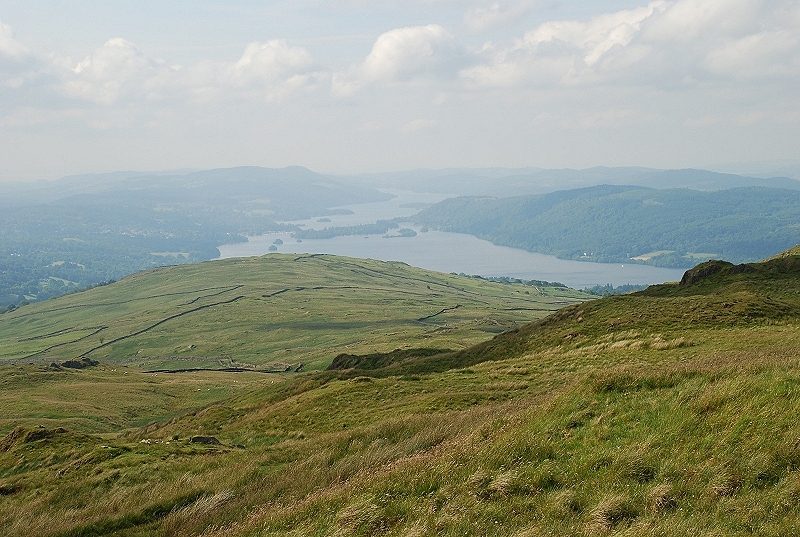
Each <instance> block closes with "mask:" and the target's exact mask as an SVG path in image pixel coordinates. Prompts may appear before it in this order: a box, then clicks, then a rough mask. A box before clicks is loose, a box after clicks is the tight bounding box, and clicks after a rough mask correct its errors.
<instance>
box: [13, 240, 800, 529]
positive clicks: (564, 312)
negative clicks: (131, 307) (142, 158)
mask: <svg viewBox="0 0 800 537" xmlns="http://www.w3.org/2000/svg"><path fill="white" fill-rule="evenodd" d="M409 270H411V269H409ZM296 285H299V284H296ZM426 285H427V284H426ZM216 300H219V299H216ZM45 305H46V304H42V305H40V306H45ZM434 309H436V308H434ZM456 311H457V310H456ZM22 312H24V310H21V312H20V313H22ZM86 321H87V322H88V321H89V319H87V320H86ZM799 324H800V256H798V255H794V254H793V253H791V252H790V253H787V255H784V256H778V257H776V258H774V259H772V260H770V261H767V262H764V263H754V264H748V265H731V264H729V263H724V262H708V263H704V264H702V265H699V266H698V267H696V268H695V269H692V270H691V271H689V272H688V273H687V275H686V277H685V278H684V280H683V281H682V282H681V283H675V284H668V285H662V286H654V287H651V288H650V289H648V290H646V291H643V292H640V293H637V294H634V295H626V296H620V297H611V298H606V299H600V300H596V301H591V302H585V303H580V304H575V305H572V306H569V307H566V308H564V309H561V310H559V311H558V312H556V313H554V314H553V315H550V316H549V317H547V318H545V319H542V320H538V321H535V322H533V323H530V324H527V325H525V326H523V327H520V328H518V329H516V330H512V331H509V332H506V333H503V334H500V335H498V336H496V337H494V338H493V339H491V340H489V341H485V342H483V343H478V344H477V345H475V346H472V347H469V348H466V349H455V347H452V346H450V348H452V349H454V350H452V351H449V352H442V353H439V354H435V353H432V352H430V351H414V350H412V349H407V350H406V351H404V352H397V353H391V354H389V355H380V354H375V353H374V352H373V350H370V351H368V352H369V353H371V355H368V356H359V353H355V352H349V353H348V354H349V355H350V356H347V357H340V358H339V359H337V361H336V362H335V363H334V364H333V367H334V369H329V370H327V371H320V372H309V373H301V374H298V375H291V376H284V377H272V376H269V377H267V376H265V375H263V374H261V375H260V377H258V375H259V374H255V373H245V374H242V375H240V376H233V375H232V374H230V373H229V374H223V373H208V372H205V373H197V374H195V373H192V374H190V375H188V376H186V377H183V378H186V379H187V380H186V382H187V383H189V382H190V383H193V384H192V385H191V388H189V387H188V386H187V387H181V388H176V387H172V388H171V389H172V390H173V391H174V394H175V398H174V400H175V402H176V405H175V408H174V414H173V415H172V416H168V415H167V414H168V413H165V412H164V409H160V410H159V411H158V412H154V413H153V414H152V415H153V416H154V417H153V418H152V420H151V421H150V422H149V423H147V424H142V425H141V426H136V425H135V424H134V423H132V422H130V421H127V422H126V421H125V418H124V417H120V418H119V425H118V426H117V430H116V431H115V430H113V427H109V428H108V430H107V431H106V432H104V433H103V434H97V433H95V434H89V432H88V431H85V430H79V429H76V428H73V427H70V426H65V428H64V429H58V428H57V427H56V423H57V420H54V421H53V422H51V423H48V425H47V426H46V427H45V428H37V427H35V426H32V425H31V424H23V425H24V426H21V427H18V428H16V429H14V430H13V431H11V432H10V433H8V434H7V435H6V436H5V438H4V439H2V440H0V469H1V470H0V493H2V494H3V501H2V502H0V532H2V533H4V534H9V535H107V534H114V535H129V536H133V535H201V534H202V535H206V536H216V535H219V536H222V535H226V536H227V535H253V536H255V535H275V536H278V535H296V536H305V535H398V536H399V535H415V536H423V535H446V536H449V535H452V536H455V535H509V536H520V537H521V536H536V535H653V536H655V535H659V536H668V535H754V534H755V535H775V536H778V535H794V534H797V533H798V532H800V440H799V439H800V425H798V422H797V416H798V413H800V380H798V379H799V378H800V375H799V374H798V373H800V352H799V351H800V330H799V329H798V325H799ZM401 346H402V345H395V346H394V347H401ZM423 346H426V347H427V345H423ZM390 347H391V346H390ZM392 348H393V347H392ZM231 352H232V353H234V354H235V349H234V350H232V351H231ZM361 354H364V353H361ZM117 359H120V358H119V357H115V355H114V354H113V352H111V353H110V354H109V356H108V358H107V360H110V361H112V362H113V361H114V360H117ZM101 362H102V360H101ZM336 367H346V368H345V369H336ZM11 369H12V368H9V370H11ZM120 369H122V368H120ZM14 371H17V373H14V374H13V375H11V374H7V375H6V376H5V377H4V378H5V379H6V381H5V382H6V386H5V389H4V392H5V394H6V396H7V394H8V393H10V392H12V391H13V390H14V389H15V387H16V386H23V385H26V383H27V382H28V381H27V380H25V378H30V379H35V382H41V383H43V384H47V383H49V384H52V385H54V386H55V385H56V384H57V383H59V382H65V381H63V380H58V379H64V378H66V376H67V375H68V376H70V378H71V379H72V380H71V381H70V382H74V381H76V380H77V379H84V380H85V381H86V382H91V381H92V380H93V378H94V377H92V375H94V376H97V377H100V376H102V377H104V378H106V381H107V382H111V381H113V382H119V383H120V386H123V385H124V383H125V381H126V380H130V381H131V382H149V380H147V379H144V380H143V379H141V378H140V377H139V376H138V374H136V375H133V377H131V374H128V375H127V377H131V378H129V379H121V378H120V379H119V380H118V378H117V377H123V376H125V375H123V374H122V373H120V371H119V370H118V371H116V372H114V371H112V370H111V369H110V366H102V365H101V366H100V368H99V369H92V370H85V371H79V372H44V371H42V370H41V368H40V367H39V368H36V367H34V366H21V367H20V366H18V367H17V368H14ZM59 375H61V376H60V377H59ZM114 375H116V377H114ZM195 375H198V376H197V377H195ZM219 375H227V376H223V377H219ZM165 376H168V375H165ZM253 376H256V377H258V378H256V379H253V378H252V377H253ZM168 377H169V378H170V379H173V378H174V376H168ZM264 378H269V379H272V380H275V382H271V381H270V382H267V381H264V380H260V379H264ZM8 379H12V380H11V381H9V380H8ZM13 379H16V380H13ZM188 379H192V380H188ZM231 379H233V380H239V382H240V384H242V385H241V386H240V387H237V388H235V389H234V388H223V389H224V390H229V391H228V392H226V393H225V394H222V393H221V394H218V395H219V397H220V398H224V400H219V401H217V402H211V401H210V400H209V402H208V403H207V404H205V405H204V406H203V405H202V404H201V403H200V402H198V403H197V404H198V405H199V406H196V407H194V408H189V407H184V409H183V410H181V409H180V408H178V406H179V405H178V404H177V403H178V402H179V401H182V400H183V399H181V398H182V397H183V395H181V393H179V392H180V390H181V389H186V391H187V392H189V390H190V389H192V390H195V389H197V388H195V386H197V387H198V388H199V387H200V386H203V388H200V389H201V390H205V389H206V388H209V387H210V386H212V385H223V384H230V383H232V380H231ZM8 382H16V384H13V385H10V386H9V385H8ZM87 389H88V388H87ZM50 393H56V394H57V393H58V392H57V391H56V390H55V389H53V390H51V392H50ZM192 393H205V392H192ZM4 408H5V406H4ZM148 412H149V410H148V409H147V408H140V409H138V410H137V413H138V415H139V419H140V420H141V419H143V418H144V416H146V415H147V413H148ZM193 435H204V436H207V437H213V438H214V439H216V440H218V441H219V444H202V443H196V442H195V443H193V442H191V441H189V438H190V437H192V436H193Z"/></svg>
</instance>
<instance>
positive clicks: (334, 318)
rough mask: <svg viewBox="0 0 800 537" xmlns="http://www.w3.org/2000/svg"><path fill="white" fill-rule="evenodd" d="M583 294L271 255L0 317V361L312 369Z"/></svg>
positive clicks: (479, 332)
mask: <svg viewBox="0 0 800 537" xmlns="http://www.w3.org/2000/svg"><path fill="white" fill-rule="evenodd" d="M587 297H588V295H586V294H584V293H580V292H576V291H573V290H570V289H564V288H558V287H533V286H524V285H508V284H500V283H492V282H488V281H485V280H481V279H475V278H466V277H460V276H454V275H449V274H441V273H436V272H431V271H426V270H422V269H417V268H414V267H410V266H408V265H406V264H405V263H387V262H381V261H371V260H362V259H351V258H345V257H336V256H327V255H300V256H297V255H284V254H270V255H267V256H264V257H260V258H244V259H228V260H223V261H214V262H210V263H202V264H197V265H182V266H177V267H168V268H162V269H156V270H152V271H148V272H142V273H139V274H136V275H134V276H130V277H128V278H125V279H124V280H122V281H120V282H118V283H115V284H113V285H109V286H104V287H98V288H95V289H92V290H90V291H87V292H83V293H77V294H74V295H69V296H65V297H61V298H59V299H56V300H51V301H48V302H44V303H38V304H32V305H30V306H27V307H24V308H20V309H18V310H16V311H13V312H9V313H6V314H4V315H0V364H2V363H3V362H5V363H29V362H36V363H45V364H49V363H50V362H53V361H59V360H67V359H75V358H84V357H86V358H90V359H96V360H100V361H102V362H103V363H113V364H118V365H134V366H139V367H144V368H150V369H154V368H188V367H216V368H218V367H221V366H224V365H227V366H230V365H232V364H233V365H237V364H238V365H242V366H246V367H248V366H249V367H256V366H261V368H262V369H263V368H269V367H271V366H278V367H282V366H284V365H285V364H294V365H297V364H299V363H304V364H305V368H306V369H308V368H312V369H313V368H321V367H326V366H327V365H328V363H329V362H330V360H331V358H333V356H334V355H336V354H339V353H342V352H348V353H366V352H374V351H382V352H386V351H390V350H392V349H395V348H398V347H432V348H445V349H453V348H464V347H466V346H469V345H471V344H473V343H477V342H479V341H481V340H483V339H486V338H488V337H490V336H491V335H492V334H496V333H499V332H503V331H506V330H510V329H512V328H515V327H516V326H517V325H518V324H519V323H522V322H526V321H530V320H533V319H537V318H541V317H543V316H545V315H547V314H548V313H550V312H552V311H554V310H556V309H558V308H560V307H563V306H565V305H569V304H572V303H574V302H576V301H580V300H585V299H586V298H587Z"/></svg>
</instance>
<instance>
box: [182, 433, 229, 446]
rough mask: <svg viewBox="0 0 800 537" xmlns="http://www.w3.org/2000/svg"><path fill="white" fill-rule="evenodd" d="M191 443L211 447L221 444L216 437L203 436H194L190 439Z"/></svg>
mask: <svg viewBox="0 0 800 537" xmlns="http://www.w3.org/2000/svg"><path fill="white" fill-rule="evenodd" d="M189 442H191V443H192V444H206V445H209V446H218V445H220V444H221V442H220V441H219V440H217V437H216V436H201V435H195V436H193V437H192V438H191V439H189Z"/></svg>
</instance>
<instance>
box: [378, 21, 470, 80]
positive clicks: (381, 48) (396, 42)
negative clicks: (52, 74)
mask: <svg viewBox="0 0 800 537" xmlns="http://www.w3.org/2000/svg"><path fill="white" fill-rule="evenodd" d="M456 56H457V47H456V46H455V44H454V40H453V36H452V35H450V34H449V33H448V32H447V30H445V29H444V28H442V27H441V26H439V25H438V24H429V25H428V26H411V27H407V28H397V29H395V30H391V31H389V32H386V33H384V34H382V35H381V36H380V37H378V39H377V40H376V41H375V44H374V45H373V47H372V51H371V52H370V53H369V56H367V58H366V60H364V64H363V67H362V70H363V74H364V77H365V78H367V79H368V80H374V81H393V80H407V79H409V78H412V77H415V76H420V75H436V74H437V72H438V71H439V69H441V68H443V67H446V66H447V64H448V63H450V62H452V61H453V59H454V58H455V57H456Z"/></svg>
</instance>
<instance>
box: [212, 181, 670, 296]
mask: <svg viewBox="0 0 800 537" xmlns="http://www.w3.org/2000/svg"><path fill="white" fill-rule="evenodd" d="M393 193H394V194H396V195H397V197H396V198H394V199H392V200H390V201H387V202H380V203H365V204H360V205H351V206H348V207H346V208H347V209H349V210H351V211H353V214H347V215H334V216H330V217H328V218H330V220H331V221H330V222H319V221H318V219H309V220H302V221H296V222H292V223H295V224H298V225H303V226H304V227H307V228H313V229H322V228H325V227H334V226H346V225H354V224H369V223H374V222H375V221H376V220H379V219H388V218H395V217H398V216H410V215H412V214H415V213H416V212H417V211H418V210H419V209H418V208H412V207H403V205H406V204H408V203H412V204H413V203H420V202H432V201H433V202H435V201H440V200H441V199H443V198H444V197H443V196H435V197H434V196H428V195H424V194H417V193H407V192H393ZM276 239H281V240H282V241H283V244H282V245H279V246H278V252H282V253H296V254H301V253H309V254H319V253H324V254H334V255H344V256H350V257H365V258H371V259H381V260H384V261H403V262H405V263H408V264H409V265H413V266H416V267H422V268H426V269H430V270H436V271H441V272H463V273H466V274H479V275H481V276H510V277H512V278H521V279H525V280H547V281H558V282H561V283H564V284H566V285H568V286H570V287H574V288H577V289H581V288H584V287H590V286H593V285H598V284H599V285H605V284H607V283H610V284H613V285H623V284H637V285H642V284H653V283H662V282H665V281H674V280H680V278H681V276H682V275H683V272H684V271H683V270H677V269H665V268H658V267H650V266H646V265H636V264H624V265H622V264H611V263H588V262H583V261H568V260H564V259H558V258H556V257H554V256H551V255H544V254H538V253H534V252H527V251H525V250H520V249H517V248H508V247H505V246H496V245H494V244H492V243H490V242H488V241H485V240H482V239H478V238H476V237H473V236H472V235H465V234H461V233H446V232H441V231H430V232H427V233H419V234H418V235H417V236H416V237H392V238H384V237H383V236H380V235H370V236H366V237H365V236H346V237H335V238H333V239H306V240H303V241H302V242H298V241H297V240H296V239H293V238H292V236H291V234H290V233H267V234H265V235H258V236H255V237H249V240H248V242H246V243H239V244H225V245H222V246H220V247H219V251H220V258H222V259H224V258H230V257H247V256H256V255H264V254H266V253H269V247H270V246H271V245H272V244H273V242H274V241H275V240H276Z"/></svg>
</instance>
